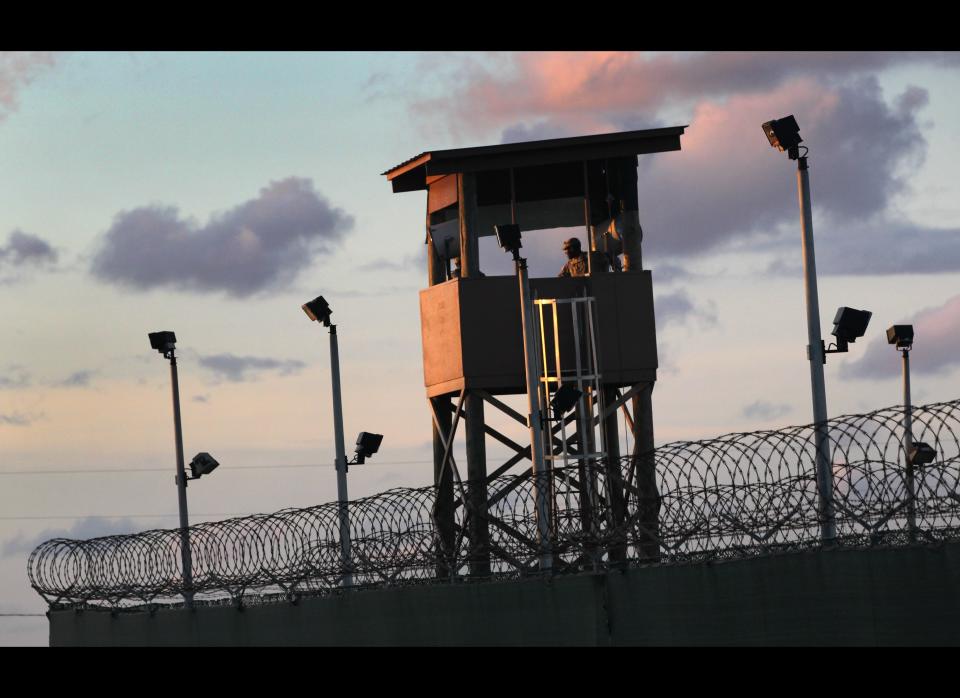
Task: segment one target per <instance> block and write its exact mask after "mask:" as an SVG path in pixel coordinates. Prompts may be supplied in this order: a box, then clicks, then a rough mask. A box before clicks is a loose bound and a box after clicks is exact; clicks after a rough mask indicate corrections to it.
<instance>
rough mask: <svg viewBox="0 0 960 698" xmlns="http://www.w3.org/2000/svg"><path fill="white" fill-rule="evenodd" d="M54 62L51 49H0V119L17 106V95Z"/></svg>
mask: <svg viewBox="0 0 960 698" xmlns="http://www.w3.org/2000/svg"><path fill="white" fill-rule="evenodd" d="M53 63H54V57H53V54H52V53H50V52H49V51H24V52H21V51H0V120H3V119H4V117H6V116H7V114H9V113H10V112H12V111H14V110H15V109H16V108H17V95H18V94H19V92H20V90H21V89H23V88H24V87H26V86H27V85H28V84H30V83H31V82H32V81H33V80H34V79H35V78H36V77H37V75H39V74H40V73H41V72H42V71H43V70H45V69H46V68H49V67H50V66H52V65H53Z"/></svg>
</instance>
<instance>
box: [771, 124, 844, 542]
mask: <svg viewBox="0 0 960 698" xmlns="http://www.w3.org/2000/svg"><path fill="white" fill-rule="evenodd" d="M763 132H764V133H765V134H766V136H767V140H769V141H770V145H772V146H773V147H775V148H777V149H778V150H780V151H781V152H782V151H784V150H786V151H787V154H788V155H789V157H790V159H791V160H796V161H797V190H798V195H799V200H800V228H801V231H802V248H803V272H804V290H805V296H806V305H807V358H808V359H809V361H810V388H811V392H812V396H813V421H814V441H815V447H816V467H817V491H818V495H819V499H818V501H819V507H820V537H821V539H822V541H823V542H824V543H825V544H828V545H829V544H831V543H832V542H833V541H834V539H835V538H836V536H837V530H836V522H835V515H834V508H833V468H832V465H831V463H830V447H829V441H828V436H827V425H826V422H827V392H826V387H825V385H824V379H823V365H824V363H826V360H827V359H826V351H825V348H824V345H823V339H822V338H821V336H820V301H819V298H818V295H817V263H816V257H815V255H814V250H813V210H812V206H811V204H810V175H809V174H808V170H807V158H806V155H804V156H803V157H800V142H801V141H802V140H803V139H802V138H800V127H799V126H798V125H797V121H796V119H794V117H793V115H790V116H786V117H784V118H782V119H775V120H773V121H768V122H766V123H765V124H763ZM804 150H805V151H806V146H804Z"/></svg>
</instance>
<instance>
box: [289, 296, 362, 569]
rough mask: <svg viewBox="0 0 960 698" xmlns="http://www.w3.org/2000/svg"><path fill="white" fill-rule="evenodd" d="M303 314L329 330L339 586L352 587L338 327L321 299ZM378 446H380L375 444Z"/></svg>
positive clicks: (310, 304) (305, 306)
mask: <svg viewBox="0 0 960 698" xmlns="http://www.w3.org/2000/svg"><path fill="white" fill-rule="evenodd" d="M301 307H302V308H303V312H305V313H306V314H307V317H309V318H310V319H311V320H313V321H314V322H322V323H323V326H324V327H329V328H330V374H331V379H330V382H331V385H332V388H333V439H334V443H335V445H336V460H335V461H334V466H335V467H336V470H337V508H338V513H339V519H340V556H341V559H342V560H343V577H342V581H341V584H342V585H343V586H345V587H349V586H353V556H352V553H351V550H350V511H349V508H348V507H349V500H348V497H347V465H348V464H347V455H346V450H345V448H344V445H343V401H342V399H341V397H340V352H339V349H338V347H337V326H336V325H333V324H331V323H330V315H331V314H332V313H333V311H332V310H331V309H330V305H329V304H328V303H327V301H325V300H324V298H323V296H317V297H316V298H314V299H313V300H312V301H310V302H309V303H304V304H303V305H302V306H301ZM378 445H379V444H378Z"/></svg>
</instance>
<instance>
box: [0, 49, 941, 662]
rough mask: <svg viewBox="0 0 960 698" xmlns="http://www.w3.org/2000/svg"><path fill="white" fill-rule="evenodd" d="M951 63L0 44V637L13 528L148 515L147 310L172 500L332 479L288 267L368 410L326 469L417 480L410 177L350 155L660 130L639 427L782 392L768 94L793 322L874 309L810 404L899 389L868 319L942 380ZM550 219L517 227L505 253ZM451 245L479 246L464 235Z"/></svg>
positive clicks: (781, 402) (553, 235)
mask: <svg viewBox="0 0 960 698" xmlns="http://www.w3.org/2000/svg"><path fill="white" fill-rule="evenodd" d="M958 88H960V54H956V53H952V54H951V53H947V54H941V53H917V54H914V53H850V52H845V53H764V54H759V53H681V54H674V53H662V52H658V53H655V54H642V53H470V54H431V53H222V54H221V53H204V54H196V53H160V54H156V53H69V54H46V53H17V54H2V53H0V162H2V163H3V166H2V167H0V318H2V321H3V322H2V328H3V329H2V333H3V334H2V337H3V340H4V341H3V343H2V347H0V482H2V483H3V487H2V488H0V589H2V592H0V644H40V645H43V644H46V642H47V626H46V619H45V618H43V617H42V616H27V617H15V616H8V615H2V614H5V613H6V614H9V613H34V614H36V613H43V611H44V610H45V604H44V602H43V601H42V600H41V599H40V598H39V597H38V596H37V595H36V593H35V592H34V591H33V590H32V589H31V588H30V587H29V583H28V581H27V577H26V559H27V556H28V555H29V552H30V551H31V550H32V549H33V548H34V547H35V546H36V545H37V544H38V543H40V542H41V541H43V540H47V539H49V538H53V537H59V536H66V537H79V538H86V537H93V536H97V535H105V534H109V533H121V532H133V531H137V530H144V529H148V528H159V527H171V526H173V525H174V524H175V522H176V511H177V510H176V491H175V486H174V482H173V469H174V448H173V429H172V415H171V403H170V382H169V381H170V377H169V369H168V366H167V364H166V362H164V360H163V358H162V357H161V356H159V355H158V354H156V353H155V352H153V351H151V349H150V347H149V342H148V340H147V336H146V335H147V333H148V332H152V331H156V330H174V331H175V332H176V334H177V338H178V349H179V352H178V353H179V357H180V358H179V370H180V389H181V396H182V411H183V430H184V440H185V450H186V453H187V457H188V458H189V457H190V456H192V455H193V454H194V453H196V452H199V451H208V452H210V453H212V454H213V455H214V456H215V457H216V458H217V459H218V460H219V461H220V463H221V467H220V468H219V469H218V470H217V471H216V473H214V474H212V475H210V476H209V477H206V478H204V479H203V480H200V481H197V482H194V483H192V484H191V485H190V487H189V490H188V493H189V501H190V512H191V521H204V520H215V519H218V518H222V517H225V516H228V515H234V514H246V513H254V512H267V511H274V510H277V509H281V508H284V507H296V506H309V505H312V504H317V503H322V502H326V501H330V500H333V499H335V497H336V487H335V476H334V471H333V466H332V462H333V457H334V455H333V439H332V433H331V411H332V410H331V401H330V382H329V381H330V370H329V369H330V365H329V353H328V345H327V337H326V335H325V334H324V333H323V332H322V330H321V328H320V327H319V326H318V325H316V324H315V323H311V322H309V321H308V319H307V318H306V316H305V315H304V314H303V312H302V311H301V309H300V305H301V304H302V303H304V302H305V301H306V300H309V299H311V298H313V297H314V296H316V295H318V294H322V295H324V297H325V298H326V299H327V300H328V301H329V302H330V304H331V306H332V307H333V310H334V316H333V318H334V321H335V322H336V323H337V325H338V335H339V340H340V351H341V370H342V382H343V391H344V419H345V423H346V435H347V440H348V443H352V440H353V438H352V435H353V434H355V433H357V432H359V431H373V432H378V433H382V434H384V441H383V446H382V448H381V451H380V453H378V454H377V455H376V456H374V457H373V458H372V459H370V460H368V462H367V463H366V464H365V465H363V466H356V467H353V468H351V470H350V474H349V478H350V496H351V497H352V498H355V497H360V496H366V495H371V494H374V493H376V492H380V491H382V490H385V489H388V488H391V487H399V486H422V485H425V484H429V482H430V472H431V465H430V428H429V425H430V417H429V412H428V409H427V404H426V400H425V393H424V388H423V374H422V356H421V346H420V333H419V327H420V324H419V305H418V303H419V301H418V293H417V292H418V290H419V289H421V288H423V287H424V286H425V285H426V264H425V257H424V245H423V216H424V206H425V196H424V194H423V192H413V193H406V194H393V193H392V191H391V188H390V186H389V183H388V182H387V181H386V178H385V177H382V176H381V175H380V173H381V172H383V171H385V170H387V169H389V168H390V167H392V166H393V165H395V164H397V163H400V162H402V161H403V160H406V159H407V158H409V157H411V156H413V155H416V154H418V153H420V152H422V151H425V150H432V149H441V148H451V147H463V146H472V145H488V144H496V143H503V142H511V141H522V140H535V139H539V138H551V137H561V136H573V135H583V134H592V133H606V132H614V131H621V130H632V129H640V128H654V127H660V126H674V125H688V128H687V131H686V133H685V135H684V136H683V137H682V139H681V145H682V150H681V151H680V152H673V153H662V154H657V155H652V156H641V158H640V166H639V170H638V189H639V200H640V216H641V222H642V224H643V227H644V232H645V236H644V266H645V267H646V268H649V269H651V270H652V273H653V280H654V289H655V306H656V313H657V331H658V346H659V358H660V370H659V374H658V381H657V385H656V390H655V392H654V428H655V436H656V442H657V443H658V444H663V443H666V442H669V441H675V440H681V439H698V438H706V437H710V436H716V435H719V434H723V433H727V432H731V431H747V430H753V429H761V428H774V427H776V426H780V425H787V424H803V423H807V422H809V421H811V419H812V414H811V402H810V387H809V369H808V364H807V362H806V358H805V346H806V343H807V339H806V324H805V309H804V296H803V277H802V271H801V252H800V230H799V217H798V209H797V194H796V173H795V166H794V163H792V162H790V161H789V160H788V159H787V158H786V155H785V154H782V153H778V152H776V151H775V150H773V149H771V148H770V147H769V144H768V143H767V141H766V138H765V137H764V135H763V133H762V131H761V129H760V124H761V123H763V122H764V121H768V120H770V119H772V118H779V117H781V116H785V115H787V114H794V115H795V116H796V118H797V120H798V122H799V124H800V128H801V135H802V137H803V138H804V144H805V145H807V146H808V147H809V149H810V151H809V158H810V179H811V191H812V199H813V211H814V215H813V225H814V234H815V240H816V254H817V267H818V272H819V295H820V310H821V325H822V328H823V334H824V336H825V337H828V336H829V332H830V330H831V327H832V325H831V321H832V318H833V315H834V313H835V311H836V308H837V307H839V306H844V305H845V306H850V307H854V308H862V309H867V310H871V311H872V312H873V318H872V321H871V324H870V326H869V328H868V330H867V333H866V335H865V336H864V337H863V338H862V339H860V340H858V341H857V342H856V343H855V344H852V345H851V347H850V351H849V353H848V354H845V355H831V356H830V358H829V360H828V363H827V365H826V368H825V372H826V382H827V383H826V384H827V405H828V411H829V413H830V414H831V415H840V414H849V413H854V412H864V411H869V410H873V409H877V408H880V407H884V406H888V405H894V404H899V403H900V402H901V394H900V358H899V355H898V354H897V352H896V351H894V349H893V348H891V347H889V346H888V345H887V344H886V339H885V335H884V330H885V329H886V327H888V326H890V325H892V324H895V323H896V324H903V323H913V324H914V326H915V331H916V346H915V349H914V352H913V354H912V361H911V365H912V369H913V386H912V387H913V399H914V402H915V403H918V404H920V403H930V402H938V401H944V400H952V399H956V398H958V397H960V351H957V347H960V236H958V233H960V184H958V183H957V178H956V177H955V169H956V168H955V160H956V155H957V153H958V150H960V89H958ZM574 232H576V231H574ZM568 234H569V231H537V232H534V233H531V234H530V235H529V236H527V237H526V238H525V240H524V249H525V251H526V254H527V256H528V258H529V260H530V267H531V272H532V274H533V275H534V276H552V275H554V274H556V273H557V272H558V271H559V268H560V267H561V266H562V264H563V261H564V257H563V254H562V252H561V250H560V241H561V240H562V239H563V238H564V237H566V236H568ZM581 234H582V233H581ZM481 267H482V269H483V270H484V271H485V272H486V273H488V274H491V273H494V274H496V273H499V274H506V273H510V264H509V260H507V259H506V257H505V256H504V255H503V254H502V253H500V252H499V251H497V250H496V249H495V248H494V246H493V245H492V243H491V238H485V239H484V240H482V244H481ZM498 448H499V447H498V446H497V445H496V444H489V445H488V452H489V454H490V460H491V463H493V462H494V461H495V456H496V455H499V454H500V450H498Z"/></svg>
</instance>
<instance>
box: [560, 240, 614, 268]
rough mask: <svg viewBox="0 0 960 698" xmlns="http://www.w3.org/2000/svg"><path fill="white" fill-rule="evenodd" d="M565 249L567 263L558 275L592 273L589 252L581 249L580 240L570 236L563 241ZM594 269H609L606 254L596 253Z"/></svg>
mask: <svg viewBox="0 0 960 698" xmlns="http://www.w3.org/2000/svg"><path fill="white" fill-rule="evenodd" d="M563 251H564V252H566V253H567V263H566V264H564V265H563V269H561V270H560V273H559V274H557V276H587V275H588V274H589V273H590V264H589V262H588V261H587V253H586V252H584V251H582V250H581V249H580V240H579V239H577V238H570V239H569V240H564V241H563ZM593 271H594V273H596V272H603V271H607V260H606V256H605V255H602V254H599V253H594V255H593Z"/></svg>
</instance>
